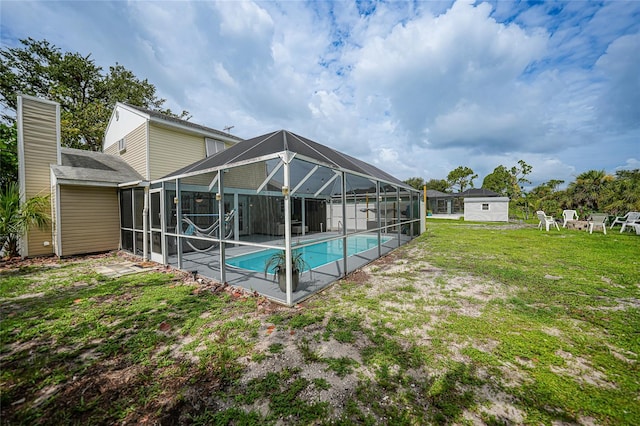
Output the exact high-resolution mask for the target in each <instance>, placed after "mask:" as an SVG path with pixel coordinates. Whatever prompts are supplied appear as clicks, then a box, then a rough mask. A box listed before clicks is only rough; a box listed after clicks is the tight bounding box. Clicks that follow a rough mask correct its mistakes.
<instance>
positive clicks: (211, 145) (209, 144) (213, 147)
mask: <svg viewBox="0 0 640 426" xmlns="http://www.w3.org/2000/svg"><path fill="white" fill-rule="evenodd" d="M205 147H206V149H207V157H211V156H212V155H213V154H217V153H218V152H220V151H224V149H225V148H226V146H225V144H224V142H222V141H217V140H215V139H209V138H207V139H205Z"/></svg>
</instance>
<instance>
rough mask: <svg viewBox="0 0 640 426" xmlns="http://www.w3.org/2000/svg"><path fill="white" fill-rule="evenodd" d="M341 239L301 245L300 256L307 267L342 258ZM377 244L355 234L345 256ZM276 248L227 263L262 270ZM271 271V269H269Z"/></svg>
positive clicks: (388, 238)
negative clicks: (305, 245)
mask: <svg viewBox="0 0 640 426" xmlns="http://www.w3.org/2000/svg"><path fill="white" fill-rule="evenodd" d="M391 238H392V237H382V238H381V241H382V243H385V242H387V241H389V240H390V239H391ZM342 244H343V240H332V241H321V242H319V243H316V244H313V245H310V246H307V247H302V248H300V249H297V250H300V251H302V257H303V259H304V261H305V262H306V264H307V266H308V268H307V269H305V271H306V270H308V269H315V268H317V267H319V266H322V265H326V264H328V263H331V262H335V261H336V260H341V259H342V254H343V253H342ZM377 245H378V237H376V236H367V235H355V236H353V237H348V238H347V256H353V255H354V254H358V253H360V252H363V251H367V250H369V249H372V248H375V247H377ZM277 251H279V250H277V249H265V250H260V251H257V252H254V253H247V254H243V255H240V256H236V257H232V258H230V259H227V262H226V263H227V265H229V266H235V267H237V268H242V269H247V270H249V271H256V272H264V265H265V263H266V262H267V259H269V258H270V257H271V256H272V255H273V254H274V253H276V252H277ZM270 272H273V271H270Z"/></svg>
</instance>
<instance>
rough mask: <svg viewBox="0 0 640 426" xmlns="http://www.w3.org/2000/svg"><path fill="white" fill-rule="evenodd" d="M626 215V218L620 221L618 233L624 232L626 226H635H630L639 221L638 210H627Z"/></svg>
mask: <svg viewBox="0 0 640 426" xmlns="http://www.w3.org/2000/svg"><path fill="white" fill-rule="evenodd" d="M626 216H627V218H626V220H625V221H624V222H622V227H621V228H620V233H622V232H624V230H625V228H626V227H627V226H629V227H630V228H635V226H632V225H635V224H637V223H640V212H629V213H627V215H626ZM616 219H617V218H616Z"/></svg>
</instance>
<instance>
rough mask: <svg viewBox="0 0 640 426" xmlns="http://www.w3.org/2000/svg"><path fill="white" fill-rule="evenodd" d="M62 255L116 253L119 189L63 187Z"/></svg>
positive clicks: (61, 218) (118, 222) (61, 190)
mask: <svg viewBox="0 0 640 426" xmlns="http://www.w3.org/2000/svg"><path fill="white" fill-rule="evenodd" d="M60 235H61V240H62V241H61V246H62V250H61V253H60V255H61V256H71V255H74V254H82V253H94V252H100V251H107V250H115V249H117V248H118V247H119V244H120V213H119V209H118V192H117V189H116V188H101V187H88V186H75V185H63V186H61V187H60Z"/></svg>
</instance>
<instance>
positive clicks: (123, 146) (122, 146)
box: [118, 138, 127, 154]
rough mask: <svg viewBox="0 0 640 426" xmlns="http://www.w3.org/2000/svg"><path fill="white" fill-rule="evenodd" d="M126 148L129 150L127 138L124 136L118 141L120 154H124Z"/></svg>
mask: <svg viewBox="0 0 640 426" xmlns="http://www.w3.org/2000/svg"><path fill="white" fill-rule="evenodd" d="M126 150H127V140H126V139H125V138H122V139H120V140H119V141H118V151H120V154H122V153H123V152H125V151H126Z"/></svg>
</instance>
